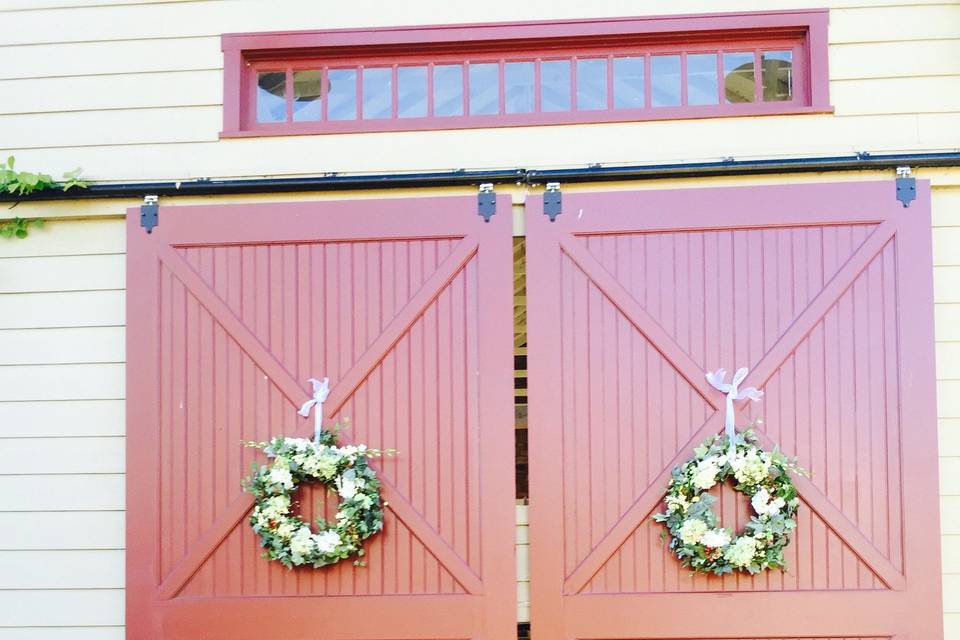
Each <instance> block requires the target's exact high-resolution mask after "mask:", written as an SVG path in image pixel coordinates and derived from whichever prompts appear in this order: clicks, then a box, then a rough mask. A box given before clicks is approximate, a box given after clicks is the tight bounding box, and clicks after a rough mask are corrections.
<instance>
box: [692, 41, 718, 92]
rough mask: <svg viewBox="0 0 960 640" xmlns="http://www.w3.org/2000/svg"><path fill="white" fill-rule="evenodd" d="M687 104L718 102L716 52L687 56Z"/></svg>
mask: <svg viewBox="0 0 960 640" xmlns="http://www.w3.org/2000/svg"><path fill="white" fill-rule="evenodd" d="M687 104H720V91H719V90H718V87H717V54H715V53H694V54H689V55H688V56H687Z"/></svg>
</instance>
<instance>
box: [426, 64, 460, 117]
mask: <svg viewBox="0 0 960 640" xmlns="http://www.w3.org/2000/svg"><path fill="white" fill-rule="evenodd" d="M433 115H435V116H462V115H463V67H462V66H461V65H459V64H440V65H437V66H435V67H434V68H433Z"/></svg>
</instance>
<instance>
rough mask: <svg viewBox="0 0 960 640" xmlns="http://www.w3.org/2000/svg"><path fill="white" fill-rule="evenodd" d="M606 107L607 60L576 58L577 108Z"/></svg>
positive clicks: (582, 109) (581, 109) (584, 109)
mask: <svg viewBox="0 0 960 640" xmlns="http://www.w3.org/2000/svg"><path fill="white" fill-rule="evenodd" d="M606 108H607V61H606V60H604V59H603V58H596V59H588V60H577V109H578V110H580V111H587V110H590V109H606Z"/></svg>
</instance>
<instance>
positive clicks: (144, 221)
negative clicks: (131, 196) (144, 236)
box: [140, 196, 160, 233]
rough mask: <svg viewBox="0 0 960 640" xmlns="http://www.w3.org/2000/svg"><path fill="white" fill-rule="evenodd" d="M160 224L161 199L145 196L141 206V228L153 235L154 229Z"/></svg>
mask: <svg viewBox="0 0 960 640" xmlns="http://www.w3.org/2000/svg"><path fill="white" fill-rule="evenodd" d="M158 224H160V197H159V196H143V204H142V205H140V226H141V227H143V228H144V229H146V230H147V233H152V232H153V228H154V227H156V226H157V225H158Z"/></svg>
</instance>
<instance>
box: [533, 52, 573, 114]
mask: <svg viewBox="0 0 960 640" xmlns="http://www.w3.org/2000/svg"><path fill="white" fill-rule="evenodd" d="M540 110H541V111H546V112H549V113H555V112H557V111H570V61H569V60H546V61H544V62H541V63H540Z"/></svg>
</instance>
